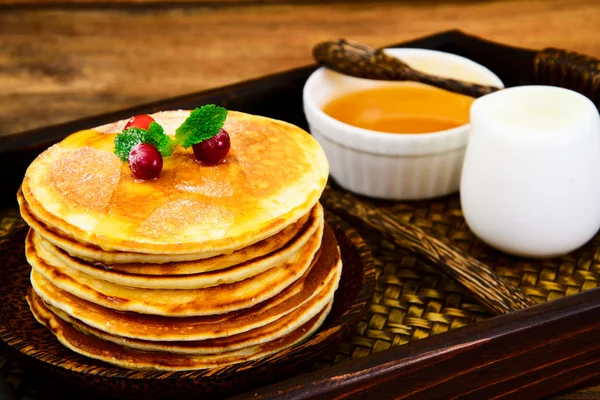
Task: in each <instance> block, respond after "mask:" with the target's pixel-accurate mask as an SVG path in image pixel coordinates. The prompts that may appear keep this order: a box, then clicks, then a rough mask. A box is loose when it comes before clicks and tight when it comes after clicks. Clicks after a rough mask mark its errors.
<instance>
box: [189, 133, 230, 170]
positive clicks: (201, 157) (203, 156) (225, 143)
mask: <svg viewBox="0 0 600 400" xmlns="http://www.w3.org/2000/svg"><path fill="white" fill-rule="evenodd" d="M230 143H231V142H230V140H229V134H228V133H227V131H225V129H221V131H220V132H219V133H217V134H216V135H215V136H213V137H211V138H210V139H207V140H204V141H202V142H200V143H196V144H195V145H193V146H192V149H193V150H194V156H196V160H198V161H202V163H203V164H206V165H217V164H218V163H219V161H221V160H222V159H224V158H225V156H226V155H227V153H229V146H230Z"/></svg>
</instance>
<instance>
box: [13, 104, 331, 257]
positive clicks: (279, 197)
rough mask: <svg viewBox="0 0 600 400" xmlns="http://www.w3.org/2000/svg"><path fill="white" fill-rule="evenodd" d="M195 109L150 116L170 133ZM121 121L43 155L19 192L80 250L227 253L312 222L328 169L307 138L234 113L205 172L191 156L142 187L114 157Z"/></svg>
mask: <svg viewBox="0 0 600 400" xmlns="http://www.w3.org/2000/svg"><path fill="white" fill-rule="evenodd" d="M188 115H189V111H166V112H161V113H156V114H152V116H153V117H154V118H155V119H156V121H157V122H158V123H160V124H161V125H162V126H163V127H164V129H165V132H166V133H167V134H170V135H173V134H174V132H175V129H176V128H177V127H178V126H179V125H180V124H181V123H182V122H183V121H184V120H185V118H186V117H187V116H188ZM124 124H125V121H120V122H117V123H114V124H110V125H106V126H103V127H99V128H96V129H95V130H89V131H82V132H78V133H75V134H73V135H71V136H69V137H67V138H66V139H65V140H63V141H62V142H60V143H58V144H56V145H54V146H52V147H50V148H49V149H48V150H46V151H44V152H43V153H42V154H41V155H40V156H39V157H38V158H37V159H36V160H35V161H34V162H33V163H32V164H31V165H30V166H29V168H28V169H27V172H26V174H25V179H24V180H23V184H22V191H23V195H24V198H25V200H26V201H27V204H28V205H29V208H30V212H31V214H32V215H33V216H34V217H35V219H36V220H38V221H41V222H43V223H44V224H46V225H48V226H49V227H51V228H53V229H56V230H58V231H59V232H61V233H62V234H63V235H65V236H68V237H72V238H74V239H75V240H76V241H78V242H82V243H89V244H92V245H95V246H99V247H101V248H102V249H104V250H108V251H115V250H118V251H127V252H135V253H148V254H190V253H197V254H206V255H209V256H213V255H218V254H226V253H231V252H233V251H235V250H238V249H241V248H243V247H247V246H249V245H251V244H253V243H256V242H258V241H260V240H263V239H265V238H267V237H270V236H272V235H274V234H276V233H277V232H280V231H281V230H282V229H284V228H285V227H286V226H288V225H290V224H292V223H294V222H295V221H297V220H299V219H300V218H301V217H302V216H304V215H306V214H307V213H308V212H309V210H310V209H311V208H312V207H313V206H314V205H315V204H316V203H317V201H318V199H319V197H320V195H321V192H322V191H323V189H324V187H325V184H326V181H327V176H328V164H327V160H326V157H325V153H324V152H323V149H322V148H321V147H320V146H319V144H318V143H317V142H316V140H315V139H314V138H312V137H311V136H310V135H309V134H308V133H306V132H305V131H304V130H302V129H300V128H298V127H296V126H294V125H291V124H288V123H285V122H282V121H277V120H273V119H269V118H265V117H258V116H253V115H248V114H243V113H239V112H234V111H230V112H229V114H228V117H227V121H226V123H225V127H224V128H225V129H226V130H227V132H228V133H229V136H230V137H231V149H230V151H229V154H228V155H227V157H226V159H225V160H224V162H223V163H220V164H219V165H217V166H214V167H207V166H202V165H200V164H199V163H197V162H196V161H195V160H194V157H193V153H192V151H191V149H187V150H186V149H183V148H181V147H178V148H177V149H176V150H175V152H174V153H173V155H172V156H171V157H166V158H165V159H164V166H163V170H162V172H161V175H160V177H159V178H158V179H156V180H152V181H139V180H136V179H135V177H134V176H133V175H132V173H131V171H130V170H129V167H128V165H127V164H126V163H122V162H121V161H120V160H119V159H118V157H117V156H116V155H115V154H113V152H112V149H113V141H114V134H115V133H116V132H119V131H120V130H121V129H122V128H123V127H124Z"/></svg>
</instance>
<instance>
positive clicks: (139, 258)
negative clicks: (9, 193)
mask: <svg viewBox="0 0 600 400" xmlns="http://www.w3.org/2000/svg"><path fill="white" fill-rule="evenodd" d="M17 200H18V201H19V204H20V206H21V216H22V217H23V219H24V220H25V222H27V224H28V225H29V226H30V227H32V228H33V229H34V230H35V231H36V232H37V233H38V234H39V235H40V236H42V237H43V238H44V240H45V241H47V242H48V243H50V244H52V245H53V246H56V247H58V248H59V249H62V250H64V251H65V252H66V253H68V254H69V255H70V256H72V257H76V258H79V259H82V260H86V261H89V262H92V263H96V264H104V265H106V266H113V265H115V267H114V268H117V269H120V270H122V271H126V272H129V273H132V274H136V273H143V274H145V275H163V274H167V275H186V274H195V273H200V272H206V271H212V270H217V269H222V268H228V267H230V266H233V265H236V264H239V263H242V262H245V261H247V260H249V259H252V258H256V257H261V256H263V255H266V254H269V253H271V252H273V251H275V250H277V249H279V248H281V247H283V246H284V245H285V244H286V243H288V242H289V241H290V240H291V239H293V238H294V237H296V236H297V235H298V234H299V233H300V231H301V230H303V229H304V225H305V223H306V222H307V221H308V220H309V218H311V217H312V216H314V215H315V213H318V212H319V210H316V209H315V207H317V206H319V204H318V203H317V206H315V207H313V209H312V210H311V212H310V213H309V214H307V215H305V216H303V217H302V218H300V219H299V220H298V221H296V222H295V223H293V224H291V225H288V226H287V227H285V228H284V229H283V230H282V231H281V232H278V233H277V234H275V235H273V236H270V237H268V238H266V239H263V240H261V241H259V242H257V243H254V244H252V245H250V246H248V247H244V248H242V249H240V250H237V251H234V252H233V253H231V254H222V255H219V256H214V255H211V254H201V253H190V254H143V253H131V252H122V251H105V250H102V249H101V248H100V247H98V246H93V245H90V244H86V243H80V242H77V241H75V239H73V238H69V237H67V236H64V235H62V234H61V233H60V232H58V231H57V230H56V229H52V228H50V227H48V226H46V225H45V224H44V223H43V222H40V221H38V220H37V219H35V217H34V216H33V215H32V214H31V211H30V210H29V205H28V204H27V201H26V200H25V198H24V197H23V193H22V191H21V190H19V192H18V193H17ZM321 213H322V211H321ZM201 259H204V260H206V261H205V262H203V263H201V265H200V264H198V266H197V267H196V268H192V269H188V268H187V266H185V265H181V268H180V267H176V266H177V265H178V264H173V263H175V262H183V261H196V262H197V261H198V260H201ZM209 260H210V261H209ZM129 263H135V264H168V265H167V266H166V267H165V268H161V267H159V266H156V265H151V266H150V267H149V268H144V270H143V271H141V270H138V269H137V268H135V267H133V266H132V267H131V268H128V267H126V266H120V264H129Z"/></svg>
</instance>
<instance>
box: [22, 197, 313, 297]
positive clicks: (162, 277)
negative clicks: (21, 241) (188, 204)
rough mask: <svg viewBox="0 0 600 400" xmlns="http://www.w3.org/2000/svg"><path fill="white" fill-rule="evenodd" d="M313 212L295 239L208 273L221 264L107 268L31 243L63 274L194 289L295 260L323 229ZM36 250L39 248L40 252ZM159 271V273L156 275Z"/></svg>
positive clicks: (151, 286)
mask: <svg viewBox="0 0 600 400" xmlns="http://www.w3.org/2000/svg"><path fill="white" fill-rule="evenodd" d="M313 210H314V212H313V213H312V216H311V218H310V219H309V221H308V222H307V223H306V224H305V226H304V227H303V229H302V230H301V231H300V232H299V233H298V236H297V237H295V238H292V240H290V241H289V242H288V243H286V244H285V245H284V246H283V247H282V248H280V249H277V250H275V251H273V252H272V253H271V254H266V255H263V256H260V257H257V258H254V259H248V260H247V261H245V262H240V263H239V264H236V265H234V266H231V267H229V268H225V269H220V268H219V269H217V270H212V268H213V267H214V266H215V265H216V264H219V263H221V262H223V261H219V260H214V259H212V258H209V259H204V260H198V261H187V262H179V263H167V264H116V265H112V266H111V267H110V268H107V267H104V266H98V265H95V264H90V263H88V262H85V261H83V260H79V259H76V258H73V257H71V256H69V255H68V254H67V253H66V252H65V251H63V250H61V249H59V248H57V247H56V246H54V245H52V244H51V243H49V242H47V241H45V240H44V239H43V238H41V237H40V236H39V235H38V234H37V232H33V233H32V235H33V240H32V242H33V245H34V247H35V252H36V254H38V255H40V253H41V252H43V250H45V251H46V252H48V253H49V254H51V255H52V256H53V263H55V265H60V267H61V268H60V269H61V270H63V271H65V273H68V270H69V269H75V270H77V271H79V272H82V273H84V274H86V275H88V276H90V277H92V278H94V279H101V280H104V281H107V282H112V283H114V284H117V285H122V286H128V287H135V288H149V289H198V288H205V287H210V286H216V285H222V284H228V283H232V282H238V281H242V280H244V279H248V278H250V277H252V276H256V275H258V274H260V273H262V272H264V271H266V270H268V269H270V268H273V267H277V266H280V265H282V264H283V263H284V262H286V260H290V259H292V258H293V257H297V256H298V255H299V252H300V251H302V250H303V248H304V246H305V245H306V244H307V243H308V242H309V241H310V238H311V237H312V236H313V235H314V234H315V233H316V232H317V231H318V230H321V229H322V228H323V223H324V221H323V212H322V209H321V206H320V205H318V204H317V206H315V208H314V209H313ZM38 247H42V249H43V250H42V249H39V248H38ZM242 252H244V250H243V249H242V250H239V251H237V252H236V253H242ZM245 253H250V252H245ZM234 254H235V253H234ZM226 257H227V256H218V257H215V258H218V259H221V258H226ZM238 257H239V256H236V257H233V255H232V256H231V257H229V258H230V259H237V258H238ZM46 261H48V260H46ZM228 261H229V260H228ZM161 271H162V272H163V274H159V273H158V272H161ZM205 271H210V272H205ZM145 272H153V274H150V275H147V274H144V273H145ZM172 273H175V274H172Z"/></svg>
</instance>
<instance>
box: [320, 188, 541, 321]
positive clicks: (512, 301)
mask: <svg viewBox="0 0 600 400" xmlns="http://www.w3.org/2000/svg"><path fill="white" fill-rule="evenodd" d="M321 202H322V203H323V205H324V206H325V207H326V208H327V209H329V210H330V211H332V212H334V213H336V214H338V215H342V216H343V217H345V218H348V219H356V218H358V219H360V221H361V222H362V223H364V224H365V225H366V226H368V227H369V228H371V229H373V230H375V231H377V232H379V233H380V234H381V235H383V236H384V237H385V238H386V239H388V240H390V241H392V242H394V243H395V244H396V245H398V246H400V247H401V248H404V249H406V250H409V251H411V252H413V253H415V254H416V255H418V256H420V257H422V258H424V259H426V260H428V261H430V262H432V263H434V264H436V265H439V266H440V267H442V269H443V270H444V271H445V272H446V273H447V274H448V275H450V276H451V277H452V278H454V279H456V280H457V281H458V282H460V283H461V284H462V285H463V286H464V287H465V288H466V289H467V290H468V291H469V292H470V293H471V294H472V295H473V296H474V297H475V298H477V299H478V300H479V301H480V302H481V303H482V304H483V305H484V306H485V307H486V308H487V309H488V310H490V311H492V312H494V313H496V314H504V313H507V312H511V311H516V310H520V309H523V308H527V307H530V306H532V305H535V304H536V302H535V300H533V299H531V298H530V297H528V296H527V295H526V294H525V293H523V292H522V291H521V289H519V288H517V287H514V286H512V285H511V284H510V283H508V282H507V281H506V280H504V279H503V278H501V277H499V276H498V275H496V274H494V272H492V271H491V270H490V269H489V268H488V267H486V266H485V265H484V264H483V263H481V262H479V261H477V260H476V259H474V258H472V257H470V256H468V255H466V254H465V253H463V252H461V251H459V250H457V249H453V248H451V247H450V246H448V245H447V244H445V243H444V242H442V241H440V240H438V239H435V238H433V237H431V236H429V235H427V234H426V233H425V232H424V231H423V230H421V229H420V228H418V227H416V226H413V225H409V224H404V223H402V222H400V221H398V220H396V219H395V218H394V216H393V215H392V214H391V213H389V212H388V211H386V210H383V209H379V208H376V207H375V206H373V205H370V204H368V203H366V202H363V201H360V200H358V199H357V198H356V197H354V196H353V195H351V194H349V193H342V192H340V191H337V190H334V189H332V188H330V187H327V188H326V189H325V192H324V194H323V196H322V198H321Z"/></svg>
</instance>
